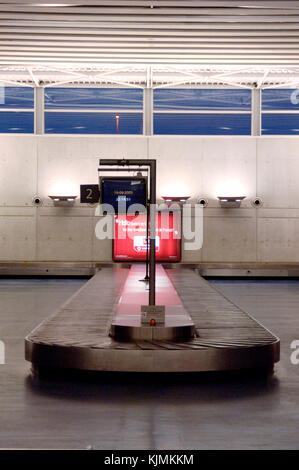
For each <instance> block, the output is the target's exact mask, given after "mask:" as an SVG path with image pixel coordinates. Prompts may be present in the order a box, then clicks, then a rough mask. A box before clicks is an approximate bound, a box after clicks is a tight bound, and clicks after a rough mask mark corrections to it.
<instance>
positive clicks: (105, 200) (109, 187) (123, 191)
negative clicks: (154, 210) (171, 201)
mask: <svg viewBox="0 0 299 470" xmlns="http://www.w3.org/2000/svg"><path fill="white" fill-rule="evenodd" d="M100 182H101V204H110V205H111V206H112V207H113V209H114V211H115V213H116V214H118V213H119V209H120V207H121V208H122V210H123V211H124V212H127V210H128V208H129V207H130V206H131V205H132V204H142V205H143V206H144V207H145V206H146V198H147V179H146V178H142V177H141V178H140V177H134V176H133V177H108V178H106V177H101V178H100Z"/></svg>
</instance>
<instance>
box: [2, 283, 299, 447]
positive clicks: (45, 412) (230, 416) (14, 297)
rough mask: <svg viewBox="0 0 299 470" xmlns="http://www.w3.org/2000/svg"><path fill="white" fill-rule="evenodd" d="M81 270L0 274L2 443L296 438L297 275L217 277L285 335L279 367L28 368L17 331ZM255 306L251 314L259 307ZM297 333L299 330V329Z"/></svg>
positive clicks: (216, 442)
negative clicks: (271, 370) (36, 372)
mask: <svg viewBox="0 0 299 470" xmlns="http://www.w3.org/2000/svg"><path fill="white" fill-rule="evenodd" d="M83 282H85V281H83V280H78V279H73V280H67V279H63V280H61V279H60V280H53V279H52V280H51V279H47V280H46V279H43V280H32V279H31V280H20V279H18V280H0V321H1V323H0V339H1V340H3V341H4V342H5V346H6V358H7V363H6V364H5V365H0V447H2V448H7V447H8V448H12V447H15V448H20V447H21V448H45V449H54V448H59V449H63V448H72V449H85V448H89V447H92V448H95V449H115V450H118V449H119V450H120V449H129V448H131V449H167V448H168V449H194V448H195V449H217V448H218V449H241V448H243V449H255V448H259V449H272V448H281V449H286V448H292V449H296V448H298V447H299V445H298V418H299V398H298V397H299V394H298V386H299V365H298V366H293V365H292V364H291V363H290V359H289V356H290V340H293V339H295V338H296V333H297V332H298V333H299V329H298V323H299V313H298V300H299V282H298V281H297V282H293V281H290V282H289V281H277V282H275V281H250V280H246V281H216V282H215V285H216V287H217V288H218V289H221V290H222V291H223V292H224V293H225V295H227V296H228V297H229V298H231V299H232V300H233V301H235V302H236V303H238V305H240V306H241V307H243V308H246V309H247V311H248V312H249V313H250V314H252V315H253V316H255V318H256V319H257V320H259V321H261V322H262V323H263V324H264V325H265V326H267V327H268V328H270V329H272V330H273V332H274V333H276V334H277V335H278V336H280V337H281V339H282V359H281V362H280V364H279V366H277V367H276V370H275V374H274V375H270V374H267V373H266V372H265V371H259V372H254V373H253V372H252V371H251V372H250V371H243V372H242V373H205V374H171V375H163V374H149V375H147V374H129V375H127V374H110V373H101V374H94V373H85V374H81V373H77V372H75V373H74V372H65V371H64V372H61V373H59V374H57V373H56V372H55V373H49V372H51V371H49V370H48V371H45V370H43V373H42V374H41V376H40V377H37V376H32V375H31V373H30V364H28V363H26V361H24V358H23V354H24V351H23V349H24V346H23V338H24V336H25V335H26V333H28V332H29V331H30V330H31V329H32V328H33V327H34V326H36V324H37V323H38V322H39V321H41V320H42V319H43V318H45V317H47V316H48V315H49V314H50V313H52V312H53V311H54V310H55V308H57V307H58V306H59V305H60V304H61V303H62V302H63V301H64V300H66V299H67V298H68V297H69V296H70V295H71V294H72V293H73V292H75V291H76V290H77V289H78V288H79V287H80V286H81V285H82V284H83ZM255 313H256V314H255ZM297 339H299V334H298V338H297Z"/></svg>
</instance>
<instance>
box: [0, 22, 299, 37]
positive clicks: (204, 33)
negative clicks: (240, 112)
mask: <svg viewBox="0 0 299 470" xmlns="http://www.w3.org/2000/svg"><path fill="white" fill-rule="evenodd" d="M204 26H205V25H203V27H204ZM203 27H202V28H201V29H200V30H192V31H189V30H188V29H186V30H185V31H180V30H179V31H178V30H174V31H172V30H167V31H163V30H161V31H155V30H153V31H152V30H151V29H150V28H149V30H147V29H146V26H145V28H144V29H137V30H136V31H135V30H134V29H128V30H125V29H122V30H121V31H120V30H118V29H117V28H110V29H103V30H96V29H95V30H94V29H93V28H91V27H87V26H86V27H82V26H81V27H80V25H79V26H76V27H69V28H65V27H64V28H63V27H57V25H56V23H55V24H54V27H51V28H47V27H46V25H44V24H43V23H42V22H40V25H39V26H36V24H35V25H34V26H32V25H30V26H29V25H28V23H27V22H24V25H23V26H20V24H19V26H18V27H16V25H15V24H14V23H11V24H9V23H8V22H7V21H1V20H0V33H1V32H3V33H4V32H9V33H18V34H23V33H24V34H25V33H38V34H52V35H55V36H57V35H60V34H65V35H70V36H71V37H73V36H75V35H88V36H91V37H92V36H96V37H108V36H109V37H115V36H116V35H118V36H119V37H120V36H129V37H135V36H138V37H150V38H152V36H154V38H157V39H159V38H160V37H166V38H169V37H172V36H175V37H176V38H181V36H183V37H185V38H189V37H191V38H198V37H200V38H205V37H207V38H210V37H211V35H212V36H213V37H231V38H236V37H237V38H239V37H246V38H247V37H248V38H251V37H253V38H256V37H273V38H279V37H288V38H289V37H299V32H298V31H296V30H290V29H286V30H285V29H281V27H278V28H277V29H276V30H275V31H271V30H266V29H263V28H260V29H258V30H256V31H255V30H254V31H249V30H248V29H247V28H246V30H244V31H243V30H241V29H239V30H226V29H225V30H221V31H217V30H212V29H211V30H210V31H209V30H204V28H203Z"/></svg>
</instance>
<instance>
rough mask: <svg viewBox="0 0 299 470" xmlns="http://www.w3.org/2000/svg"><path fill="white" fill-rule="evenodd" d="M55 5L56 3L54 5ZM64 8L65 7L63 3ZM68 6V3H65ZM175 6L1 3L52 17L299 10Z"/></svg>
mask: <svg viewBox="0 0 299 470" xmlns="http://www.w3.org/2000/svg"><path fill="white" fill-rule="evenodd" d="M52 5H55V4H52ZM62 5H63V4H62ZM64 5H65V4H64ZM178 7H179V5H175V2H174V4H173V6H172V7H168V8H167V7H166V8H165V7H159V8H151V7H150V6H149V5H144V6H134V5H131V6H129V5H127V6H122V5H120V4H119V2H117V3H115V4H114V6H112V7H107V6H103V5H101V4H98V6H95V7H90V6H84V8H82V5H77V6H74V5H73V4H71V3H70V5H69V6H67V7H66V6H60V7H58V6H51V7H50V6H49V5H48V6H47V5H45V6H41V3H37V4H34V3H28V4H15V3H6V4H3V3H0V11H2V12H17V13H22V12H23V13H29V12H30V13H34V14H35V13H42V14H46V13H50V14H55V13H59V14H67V15H69V14H71V13H72V14H78V15H82V14H84V15H88V14H97V15H98V14H100V15H104V14H105V15H107V14H113V15H114V14H117V15H120V14H122V15H125V14H129V15H130V14H134V15H144V14H146V15H149V16H157V15H166V16H168V15H182V16H183V15H190V16H194V15H211V16H215V15H218V14H219V15H221V16H223V15H224V16H228V15H231V16H240V15H241V16H249V15H250V16H262V15H266V16H268V15H273V16H276V15H296V14H298V11H299V5H298V2H296V3H295V2H294V5H293V6H292V7H287V6H285V5H284V4H282V5H281V7H280V8H278V7H276V8H273V7H272V6H271V4H270V2H269V5H268V6H267V7H266V6H264V7H261V8H240V7H239V8H229V7H226V8H223V7H219V8H215V7H214V8H206V7H203V6H200V4H199V3H198V4H197V5H196V7H188V6H186V5H184V4H183V3H181V6H180V7H179V8H178Z"/></svg>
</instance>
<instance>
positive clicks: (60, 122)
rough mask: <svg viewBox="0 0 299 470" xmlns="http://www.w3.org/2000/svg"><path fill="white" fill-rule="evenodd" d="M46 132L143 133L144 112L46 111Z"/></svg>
mask: <svg viewBox="0 0 299 470" xmlns="http://www.w3.org/2000/svg"><path fill="white" fill-rule="evenodd" d="M116 116H119V118H117V117H116ZM45 132H46V133H49V134H117V133H119V134H142V132H143V114H142V113H118V114H116V113H88V112H87V113H71V112H65V113H64V112H60V113H55V112H46V113H45Z"/></svg>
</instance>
